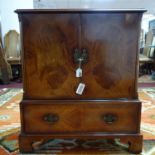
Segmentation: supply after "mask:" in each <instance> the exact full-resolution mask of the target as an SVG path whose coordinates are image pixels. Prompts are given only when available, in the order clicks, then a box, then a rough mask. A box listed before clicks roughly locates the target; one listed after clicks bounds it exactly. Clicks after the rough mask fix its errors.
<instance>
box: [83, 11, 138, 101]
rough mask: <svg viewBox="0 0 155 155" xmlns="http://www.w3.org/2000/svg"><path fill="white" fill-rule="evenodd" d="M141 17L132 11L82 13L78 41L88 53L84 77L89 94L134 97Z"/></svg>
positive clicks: (100, 96) (109, 96)
mask: <svg viewBox="0 0 155 155" xmlns="http://www.w3.org/2000/svg"><path fill="white" fill-rule="evenodd" d="M140 19H141V16H140V15H138V14H134V13H133V14H132V13H131V14H120V13H118V14H113V13H111V14H101V13H99V14H82V15H81V26H82V28H81V31H82V33H81V34H82V36H81V38H82V39H81V42H82V47H84V48H86V49H87V51H88V55H89V61H88V63H87V64H85V65H84V67H83V68H84V69H83V70H84V74H83V81H85V83H86V85H87V87H88V88H89V93H90V94H95V95H96V96H97V97H99V98H102V97H106V98H119V97H120V98H134V97H136V78H137V71H136V69H137V54H138V39H139V28H140Z"/></svg>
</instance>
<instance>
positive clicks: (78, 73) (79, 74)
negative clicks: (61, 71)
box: [76, 68, 82, 77]
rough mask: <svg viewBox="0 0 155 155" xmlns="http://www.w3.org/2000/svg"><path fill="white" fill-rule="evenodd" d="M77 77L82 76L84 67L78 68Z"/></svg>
mask: <svg viewBox="0 0 155 155" xmlns="http://www.w3.org/2000/svg"><path fill="white" fill-rule="evenodd" d="M76 77H82V69H81V68H78V69H77V70H76Z"/></svg>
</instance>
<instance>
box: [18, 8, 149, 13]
mask: <svg viewBox="0 0 155 155" xmlns="http://www.w3.org/2000/svg"><path fill="white" fill-rule="evenodd" d="M146 11H147V10H145V9H17V10H15V12H16V13H81V12H82V13H97V12H98V13H100V12H102V13H143V12H146Z"/></svg>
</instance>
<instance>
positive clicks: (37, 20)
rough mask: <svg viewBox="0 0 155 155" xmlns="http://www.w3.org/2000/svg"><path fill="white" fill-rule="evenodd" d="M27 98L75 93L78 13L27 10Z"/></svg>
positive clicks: (25, 34)
mask: <svg viewBox="0 0 155 155" xmlns="http://www.w3.org/2000/svg"><path fill="white" fill-rule="evenodd" d="M22 24H23V44H24V75H25V77H24V78H25V83H24V87H25V94H24V96H25V97H26V98H53V97H55V98H58V97H64V98H65V97H70V96H74V94H75V91H74V90H75V88H74V87H75V86H76V85H77V79H76V78H75V66H74V65H75V64H74V63H73V57H72V55H73V49H74V48H78V40H79V39H78V36H79V35H78V34H79V27H78V25H79V15H78V14H32V15H31V16H29V15H27V14H24V15H23V16H22Z"/></svg>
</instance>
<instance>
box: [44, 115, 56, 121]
mask: <svg viewBox="0 0 155 155" xmlns="http://www.w3.org/2000/svg"><path fill="white" fill-rule="evenodd" d="M43 119H44V121H46V122H49V123H55V122H57V121H58V120H59V116H58V115H56V114H47V115H45V116H44V117H43Z"/></svg>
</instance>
